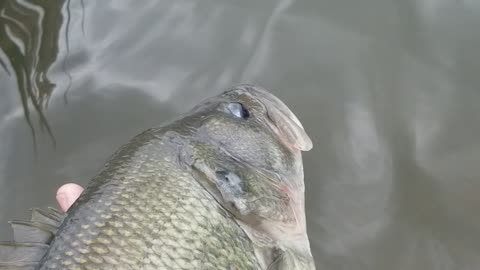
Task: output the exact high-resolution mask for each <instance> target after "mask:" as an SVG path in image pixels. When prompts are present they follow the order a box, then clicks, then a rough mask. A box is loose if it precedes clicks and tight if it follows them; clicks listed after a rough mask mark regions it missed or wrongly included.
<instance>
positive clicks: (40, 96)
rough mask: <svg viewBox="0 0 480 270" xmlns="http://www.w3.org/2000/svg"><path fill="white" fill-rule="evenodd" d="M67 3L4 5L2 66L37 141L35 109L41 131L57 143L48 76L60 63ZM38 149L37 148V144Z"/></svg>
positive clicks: (0, 14)
mask: <svg viewBox="0 0 480 270" xmlns="http://www.w3.org/2000/svg"><path fill="white" fill-rule="evenodd" d="M63 5H64V1H63V0H43V1H34V2H29V1H16V0H4V1H1V2H0V49H1V50H2V52H3V53H2V54H1V56H2V58H0V64H1V66H2V68H3V69H4V71H5V72H7V74H8V75H9V76H15V77H16V82H17V86H18V88H17V90H18V93H19V95H20V97H21V101H22V106H23V111H24V115H25V119H26V121H27V122H28V124H29V126H30V128H31V131H32V136H33V139H34V140H35V129H34V126H33V124H32V114H31V112H30V110H31V108H33V110H35V112H36V114H35V115H38V117H39V122H40V127H41V128H42V129H45V130H46V131H47V132H48V133H49V135H50V136H51V137H52V139H53V133H52V130H51V128H50V126H49V124H48V121H47V119H46V117H45V114H44V112H43V110H44V108H46V107H47V106H48V101H49V98H50V96H51V94H52V91H53V89H54V87H55V84H54V83H53V82H51V81H50V80H49V78H48V76H47V72H48V70H49V68H50V66H51V65H52V63H53V62H54V61H55V60H56V59H57V54H58V41H59V37H58V36H59V34H60V27H61V26H62V23H63V20H64V18H63V15H62V12H61V11H62V8H63ZM34 145H36V144H34Z"/></svg>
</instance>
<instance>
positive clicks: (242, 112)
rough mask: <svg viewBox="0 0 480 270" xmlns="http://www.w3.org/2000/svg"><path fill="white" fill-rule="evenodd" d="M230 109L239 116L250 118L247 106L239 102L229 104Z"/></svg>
mask: <svg viewBox="0 0 480 270" xmlns="http://www.w3.org/2000/svg"><path fill="white" fill-rule="evenodd" d="M227 109H228V111H229V112H230V113H231V114H232V115H234V116H235V117H237V118H242V119H248V117H250V113H249V112H248V110H247V109H245V107H244V106H243V105H242V104H241V103H238V102H232V103H229V104H228V105H227Z"/></svg>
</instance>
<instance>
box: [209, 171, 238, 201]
mask: <svg viewBox="0 0 480 270" xmlns="http://www.w3.org/2000/svg"><path fill="white" fill-rule="evenodd" d="M215 175H216V176H217V181H218V182H217V185H218V186H219V188H221V189H222V191H223V192H224V193H229V194H231V195H235V196H238V195H239V194H242V193H243V190H244V188H245V187H244V184H245V183H243V180H242V179H241V178H240V176H238V175H237V174H235V173H233V172H229V171H216V172H215Z"/></svg>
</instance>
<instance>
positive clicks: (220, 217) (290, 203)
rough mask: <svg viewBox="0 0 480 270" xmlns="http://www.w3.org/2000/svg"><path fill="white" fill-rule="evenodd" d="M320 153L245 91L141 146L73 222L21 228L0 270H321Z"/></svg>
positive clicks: (117, 162)
mask: <svg viewBox="0 0 480 270" xmlns="http://www.w3.org/2000/svg"><path fill="white" fill-rule="evenodd" d="M312 147H313V144H312V141H311V139H310V138H309V136H308V135H307V133H306V131H305V129H304V128H303V126H302V124H301V122H300V121H299V120H298V118H297V117H296V116H295V115H294V114H293V112H292V111H291V110H290V109H289V108H288V107H287V106H286V105H285V104H284V103H283V102H282V101H281V100H280V99H279V98H277V97H276V96H274V95H273V94H272V93H270V92H269V91H267V90H266V89H264V88H262V87H260V86H257V85H250V84H241V85H236V86H233V87H231V88H229V89H227V90H225V91H224V92H222V93H220V94H219V95H217V96H214V97H211V98H208V99H206V100H204V101H203V102H201V103H200V104H198V105H197V106H195V107H193V108H192V109H191V110H190V111H189V112H187V113H185V114H183V115H181V116H179V117H178V118H177V119H174V120H172V121H170V122H168V123H165V124H163V125H162V126H159V127H153V128H149V129H147V130H145V131H143V132H141V133H140V134H138V135H137V136H135V137H133V138H132V139H131V140H130V141H129V142H128V143H126V144H125V145H123V146H122V147H120V149H118V150H117V151H116V152H115V153H114V154H113V155H112V156H111V158H110V159H109V160H108V161H107V162H106V164H105V165H104V166H103V168H102V169H101V170H100V171H99V173H98V174H97V175H96V176H95V177H93V178H92V179H91V180H90V182H89V184H88V185H87V187H86V188H85V190H84V192H83V193H82V194H81V196H80V197H79V198H78V199H77V201H76V202H75V203H74V204H73V205H72V207H70V208H69V210H68V211H67V212H66V213H63V212H60V211H58V210H56V209H54V208H48V209H37V208H35V209H33V210H32V215H31V220H30V221H11V222H10V223H11V225H12V228H13V235H14V237H13V238H14V241H12V242H2V243H0V269H42V270H43V269H185V270H187V269H222V270H224V269H226V270H243V269H245V270H250V269H252V270H287V269H289V270H290V269H291V270H314V269H315V263H314V259H313V256H312V253H311V249H310V243H309V239H308V234H307V227H306V216H305V197H304V193H305V186H304V171H303V162H302V152H303V151H309V150H310V149H312Z"/></svg>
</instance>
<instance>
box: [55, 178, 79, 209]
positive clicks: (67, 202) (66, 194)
mask: <svg viewBox="0 0 480 270" xmlns="http://www.w3.org/2000/svg"><path fill="white" fill-rule="evenodd" d="M82 192H83V188H82V187H81V186H79V185H77V184H73V183H68V184H65V185H63V186H61V187H60V188H59V189H58V190H57V196H56V198H57V202H58V205H59V206H60V208H61V209H62V211H63V212H67V210H68V208H70V206H72V204H73V203H74V202H75V201H76V200H77V199H78V197H80V194H82Z"/></svg>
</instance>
